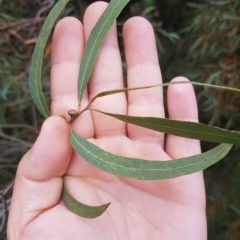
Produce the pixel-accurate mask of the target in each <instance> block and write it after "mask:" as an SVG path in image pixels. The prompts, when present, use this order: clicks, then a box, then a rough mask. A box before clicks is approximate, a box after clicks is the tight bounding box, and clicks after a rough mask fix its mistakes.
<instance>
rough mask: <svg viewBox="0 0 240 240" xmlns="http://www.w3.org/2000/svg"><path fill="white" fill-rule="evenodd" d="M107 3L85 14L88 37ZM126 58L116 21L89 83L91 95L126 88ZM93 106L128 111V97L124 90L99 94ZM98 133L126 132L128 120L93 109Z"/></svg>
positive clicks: (118, 111)
mask: <svg viewBox="0 0 240 240" xmlns="http://www.w3.org/2000/svg"><path fill="white" fill-rule="evenodd" d="M106 7H107V4H106V3H104V2H96V3H94V4H92V5H91V6H90V7H89V8H88V9H87V10H86V13H85V15H84V32H85V38H86V39H85V41H87V38H88V37H89V35H90V32H91V30H92V28H93V27H94V25H95V24H96V22H97V20H98V19H99V17H100V16H101V14H102V13H103V11H104V10H105V8H106ZM123 85H124V84H123V73H122V62H121V56H120V52H119V48H118V41H117V29H116V23H114V25H113V26H112V28H111V29H110V31H109V33H108V34H107V37H106V39H105V40H104V42H103V45H102V47H101V50H100V52H99V55H98V58H97V61H96V63H95V67H94V70H93V73H92V76H91V80H90V83H89V88H88V89H89V96H90V99H91V98H93V97H94V96H95V95H96V94H97V93H99V92H101V91H106V90H112V89H116V88H123ZM92 107H93V108H96V109H101V110H103V111H107V112H114V113H120V114H126V97H125V94H124V93H121V94H114V95H111V96H107V97H103V98H99V99H97V100H96V102H94V103H93V105H92ZM92 115H93V121H94V126H95V136H96V137H97V138H101V137H109V136H115V135H118V134H125V133H126V124H125V123H123V122H121V121H119V120H116V119H114V118H111V117H108V116H105V115H102V114H99V113H96V112H93V113H92Z"/></svg>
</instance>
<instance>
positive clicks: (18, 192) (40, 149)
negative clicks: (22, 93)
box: [8, 117, 72, 239]
mask: <svg viewBox="0 0 240 240" xmlns="http://www.w3.org/2000/svg"><path fill="white" fill-rule="evenodd" d="M68 133H69V129H68V125H67V123H66V121H65V120H63V119H62V118H60V117H50V118H48V119H47V120H46V121H45V122H44V124H43V126H42V130H41V133H40V135H39V137H38V139H37V141H36V143H35V144H34V146H33V147H32V148H31V149H30V150H29V151H28V152H27V153H26V154H25V156H24V157H23V158H22V160H21V161H20V164H19V167H18V170H17V174H16V179H15V186H14V191H13V197H12V203H11V207H10V213H9V220H8V237H9V239H18V237H17V236H20V235H21V232H22V231H24V228H25V227H26V226H27V225H28V224H29V223H30V222H31V221H32V220H33V219H35V218H36V217H38V216H39V215H40V214H41V213H42V212H43V211H45V210H46V209H49V208H51V207H53V206H55V205H56V204H57V203H58V202H59V200H60V197H61V192H62V176H63V175H64V174H65V172H66V170H67V167H68V164H69V161H70V157H71V152H72V148H71V145H70V142H69V137H68V135H69V134H68Z"/></svg>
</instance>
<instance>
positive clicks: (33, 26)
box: [0, 0, 240, 240]
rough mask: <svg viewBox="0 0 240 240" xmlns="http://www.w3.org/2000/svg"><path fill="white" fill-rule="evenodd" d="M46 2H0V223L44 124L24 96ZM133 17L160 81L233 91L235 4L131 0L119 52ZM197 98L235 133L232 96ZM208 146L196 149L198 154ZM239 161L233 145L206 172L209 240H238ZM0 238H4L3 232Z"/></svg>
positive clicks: (75, 3)
mask: <svg viewBox="0 0 240 240" xmlns="http://www.w3.org/2000/svg"><path fill="white" fill-rule="evenodd" d="M92 2H95V1H94V0H92V1H91V0H72V1H70V3H69V4H68V5H67V7H66V9H65V10H64V12H63V13H62V15H61V17H63V16H67V15H71V16H76V17H77V18H79V19H80V20H81V19H82V17H83V13H84V11H85V9H86V7H87V6H88V5H89V4H90V3H92ZM53 4H54V1H53V0H45V1H42V0H31V1H30V0H26V1H20V0H13V1H6V0H0V189H1V191H0V220H3V217H4V216H6V214H4V212H5V210H7V208H8V207H9V204H10V201H11V191H10V189H11V187H12V185H11V181H12V180H13V178H14V175H15V172H16V168H17V164H18V161H19V160H20V159H21V157H22V156H23V154H24V153H25V152H26V151H27V150H28V149H29V148H30V147H31V146H32V143H33V142H34V140H35V139H36V137H37V135H38V133H39V129H40V127H41V123H42V121H43V118H42V117H41V116H40V114H39V113H38V111H37V110H36V108H35V106H34V105H33V103H32V101H31V98H30V94H29V91H28V82H27V79H28V67H29V63H30V59H31V54H32V50H33V47H34V43H35V42H36V38H37V36H38V33H39V31H40V29H41V26H42V24H43V22H44V19H45V17H46V15H47V13H48V12H49V10H50V8H51V7H52V6H53ZM135 15H141V16H144V17H145V18H147V19H148V20H149V21H150V22H151V23H152V25H153V28H154V30H155V34H156V41H157V47H158V51H159V60H160V63H161V69H162V73H163V79H164V81H165V82H168V81H170V80H171V79H172V78H173V77H175V76H179V75H182V76H186V77H187V78H189V79H190V80H194V81H199V82H206V83H213V84H219V85H225V86H231V87H237V88H240V80H239V77H240V1H239V0H219V1H217V0H201V1H185V0H172V1H169V0H161V1H159V0H141V1H136V0H132V1H131V2H130V4H128V6H127V7H126V9H125V10H124V12H123V13H122V14H121V16H120V17H119V22H118V28H119V43H120V47H121V48H122V49H123V43H122V40H121V28H122V25H123V23H124V21H125V20H126V19H127V18H129V17H131V16H135ZM50 51H51V40H50V41H49V43H48V44H47V47H46V51H45V55H44V66H43V76H42V81H43V88H44V92H45V95H46V96H47V97H48V99H50V96H49V72H50V67H51V63H50ZM122 55H123V57H124V52H123V51H122ZM196 93H197V99H198V105H199V113H200V114H199V115H200V121H201V122H203V123H209V124H212V125H215V126H219V127H224V128H227V129H231V130H235V131H240V111H239V108H240V96H239V95H237V94H235V93H232V92H224V91H216V90H213V89H208V88H197V89H196ZM211 147H212V144H207V143H203V144H202V148H203V150H204V151H205V150H207V149H209V148H211ZM239 156H240V149H239V147H234V149H233V150H232V151H231V153H230V154H229V155H228V156H227V157H226V158H225V159H224V160H222V161H221V162H220V163H218V164H216V165H214V166H212V167H211V168H209V169H207V170H206V171H205V182H206V190H207V216H208V239H210V240H224V239H233V240H235V239H236V240H237V239H240V191H239V186H240V161H239ZM3 199H5V201H6V202H5V203H6V206H5V207H4V205H3V204H2V203H1V200H3ZM0 227H2V226H1V222H0ZM3 229H5V228H3ZM1 239H6V236H5V230H3V234H2V236H0V240H1Z"/></svg>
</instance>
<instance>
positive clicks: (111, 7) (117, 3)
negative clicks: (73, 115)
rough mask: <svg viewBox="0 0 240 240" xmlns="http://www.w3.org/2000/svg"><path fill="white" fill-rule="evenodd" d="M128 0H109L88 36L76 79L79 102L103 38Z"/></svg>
mask: <svg viewBox="0 0 240 240" xmlns="http://www.w3.org/2000/svg"><path fill="white" fill-rule="evenodd" d="M129 1H130V0H111V1H110V3H109V4H108V6H107V8H106V10H105V11H104V13H103V14H102V15H101V17H100V18H99V20H98V22H97V23H96V25H95V26H94V28H93V30H92V32H91V34H90V36H89V38H88V41H87V44H86V48H85V50H84V54H83V58H82V62H81V66H80V72H79V79H78V101H79V104H80V102H81V99H82V96H83V92H84V90H85V88H86V86H87V83H88V81H89V78H90V76H91V73H92V70H93V67H94V64H95V61H96V59H97V56H98V53H99V50H100V48H101V45H102V43H103V40H104V38H105V37H106V35H107V33H108V31H109V29H110V28H111V26H112V25H113V23H114V21H115V20H116V18H117V17H118V15H119V14H120V12H121V11H122V9H123V8H124V7H125V6H126V4H127V3H128V2H129Z"/></svg>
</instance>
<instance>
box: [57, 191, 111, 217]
mask: <svg viewBox="0 0 240 240" xmlns="http://www.w3.org/2000/svg"><path fill="white" fill-rule="evenodd" d="M61 200H62V201H63V202H64V204H65V206H66V207H67V208H68V209H69V210H70V211H71V212H73V213H75V214H77V215H79V216H81V217H84V218H96V217H99V216H100V215H102V214H103V213H104V212H105V211H106V210H107V208H108V206H109V205H110V203H107V204H103V205H101V206H89V205H85V204H83V203H80V202H79V201H77V200H76V199H75V198H73V197H72V196H71V194H70V193H69V192H68V191H67V188H66V187H65V186H63V192H62V198H61Z"/></svg>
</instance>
